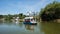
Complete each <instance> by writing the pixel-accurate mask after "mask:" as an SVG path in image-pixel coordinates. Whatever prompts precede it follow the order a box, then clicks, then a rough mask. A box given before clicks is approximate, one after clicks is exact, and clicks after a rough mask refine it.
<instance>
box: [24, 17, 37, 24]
mask: <svg viewBox="0 0 60 34" xmlns="http://www.w3.org/2000/svg"><path fill="white" fill-rule="evenodd" d="M24 24H31V25H36V24H37V22H36V21H35V20H34V18H33V17H25V18H24Z"/></svg>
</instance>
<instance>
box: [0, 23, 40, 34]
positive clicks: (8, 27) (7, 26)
mask: <svg viewBox="0 0 60 34" xmlns="http://www.w3.org/2000/svg"><path fill="white" fill-rule="evenodd" d="M3 23H4V22H1V24H0V34H40V29H39V28H38V26H35V25H25V24H23V23H22V22H20V23H19V24H16V23H13V22H5V23H4V24H3Z"/></svg>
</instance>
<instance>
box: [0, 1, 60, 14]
mask: <svg viewBox="0 0 60 34" xmlns="http://www.w3.org/2000/svg"><path fill="white" fill-rule="evenodd" d="M53 1H54V0H0V15H1V14H2V15H7V14H19V13H23V14H27V12H40V10H41V8H44V7H45V6H46V5H47V4H49V3H51V2H53ZM56 1H60V0H56Z"/></svg>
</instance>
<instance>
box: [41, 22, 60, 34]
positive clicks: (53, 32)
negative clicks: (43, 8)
mask: <svg viewBox="0 0 60 34" xmlns="http://www.w3.org/2000/svg"><path fill="white" fill-rule="evenodd" d="M41 25H42V26H41V27H42V31H43V32H44V33H45V34H60V24H59V23H53V22H46V23H45V22H43V23H41Z"/></svg>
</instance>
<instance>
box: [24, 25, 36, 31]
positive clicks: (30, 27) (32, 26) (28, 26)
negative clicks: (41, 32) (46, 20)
mask: <svg viewBox="0 0 60 34" xmlns="http://www.w3.org/2000/svg"><path fill="white" fill-rule="evenodd" d="M34 26H35V25H25V28H26V29H27V30H31V31H34Z"/></svg>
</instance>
